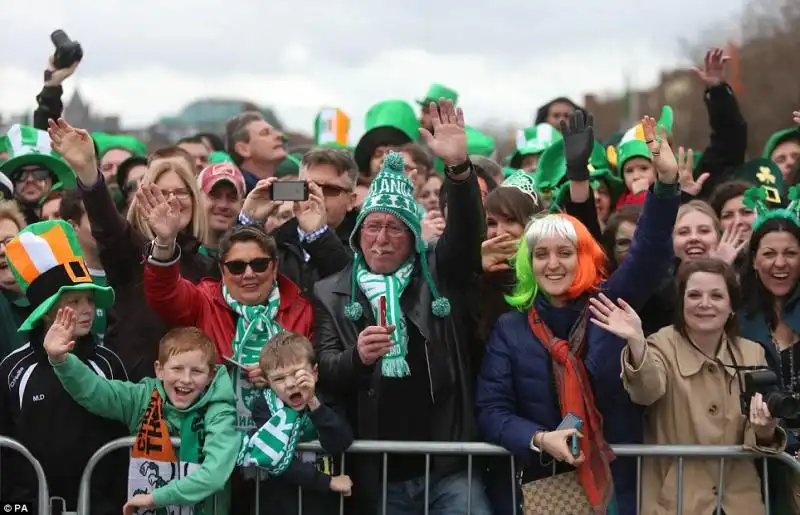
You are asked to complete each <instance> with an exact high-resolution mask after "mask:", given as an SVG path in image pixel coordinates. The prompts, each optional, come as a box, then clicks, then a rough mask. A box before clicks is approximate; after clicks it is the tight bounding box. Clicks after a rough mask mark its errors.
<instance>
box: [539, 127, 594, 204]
mask: <svg viewBox="0 0 800 515" xmlns="http://www.w3.org/2000/svg"><path fill="white" fill-rule="evenodd" d="M607 168H609V165H608V160H607V159H606V155H605V152H604V151H603V146H602V145H601V144H600V143H599V142H598V141H595V142H594V146H593V147H592V153H591V154H590V155H589V162H588V163H586V169H587V170H589V173H590V176H591V173H592V172H594V171H598V173H597V174H595V175H596V176H597V177H598V178H599V177H601V176H603V175H604V174H602V173H599V171H600V170H603V169H607ZM534 176H535V178H536V187H537V188H539V192H540V193H541V194H543V195H548V194H549V193H552V191H553V190H556V189H557V188H558V187H559V186H560V185H561V183H562V182H564V180H565V179H566V176H567V159H566V157H565V156H564V138H561V139H557V140H556V141H555V142H554V143H553V144H552V145H550V147H549V148H548V149H547V150H545V151H544V153H543V154H542V157H541V158H540V159H539V166H538V168H537V169H536V172H535V174H534Z"/></svg>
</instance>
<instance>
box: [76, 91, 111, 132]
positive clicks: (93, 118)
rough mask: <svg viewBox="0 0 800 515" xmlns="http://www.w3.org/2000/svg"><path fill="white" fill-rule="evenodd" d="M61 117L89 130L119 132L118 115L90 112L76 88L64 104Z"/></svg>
mask: <svg viewBox="0 0 800 515" xmlns="http://www.w3.org/2000/svg"><path fill="white" fill-rule="evenodd" d="M63 117H64V119H65V120H66V121H68V122H69V123H70V125H72V126H74V127H80V128H81V129H85V130H87V131H89V132H95V131H99V132H120V131H121V130H122V128H121V127H120V121H119V116H100V115H96V114H95V113H92V110H91V107H90V106H89V104H88V103H87V102H86V101H84V100H83V96H81V93H80V91H79V90H78V89H77V88H76V89H75V93H73V94H72V98H71V99H70V100H69V101H68V102H67V103H66V105H65V106H64V114H63Z"/></svg>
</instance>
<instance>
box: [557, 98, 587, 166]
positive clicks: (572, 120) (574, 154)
mask: <svg viewBox="0 0 800 515" xmlns="http://www.w3.org/2000/svg"><path fill="white" fill-rule="evenodd" d="M561 134H562V135H563V136H564V158H565V159H566V161H567V178H568V179H569V180H571V181H588V180H589V167H588V164H589V156H590V155H591V154H592V146H593V145H594V117H592V115H588V116H586V117H584V114H583V111H581V110H580V109H579V110H577V111H575V112H574V113H572V115H570V117H569V123H567V122H566V121H563V120H562V122H561Z"/></svg>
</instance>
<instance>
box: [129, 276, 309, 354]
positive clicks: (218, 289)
mask: <svg viewBox="0 0 800 515" xmlns="http://www.w3.org/2000/svg"><path fill="white" fill-rule="evenodd" d="M278 291H280V294H281V304H280V306H279V307H278V323H279V324H280V326H281V327H283V329H284V330H286V331H290V332H293V333H297V334H301V335H303V336H305V337H306V338H308V339H309V340H310V339H311V338H312V333H313V329H314V310H313V308H312V307H311V303H310V302H309V301H308V300H307V299H305V298H304V297H303V296H302V294H301V292H300V289H299V288H298V287H297V286H296V285H295V284H294V283H293V282H292V281H290V280H289V279H287V278H286V277H284V276H282V275H280V274H278ZM144 293H145V296H146V298H147V304H149V305H150V307H151V308H152V309H153V311H155V312H156V313H158V315H159V316H160V317H161V318H162V319H163V320H164V322H166V323H167V324H169V325H171V326H173V327H174V326H195V327H198V328H200V329H202V330H203V332H205V333H206V334H207V335H208V336H209V337H211V339H212V340H214V344H215V345H216V347H217V353H218V356H217V361H218V362H219V363H221V364H224V363H225V362H224V361H223V359H222V356H228V357H230V356H231V355H232V348H231V342H232V341H233V336H234V334H235V333H236V317H237V315H236V313H234V312H233V310H231V308H230V307H228V303H227V302H225V298H224V297H223V296H222V282H221V281H218V280H215V279H203V280H202V281H200V282H199V283H198V284H192V283H191V282H189V281H188V280H186V279H184V278H183V277H181V275H180V264H179V263H177V262H176V263H175V264H174V265H169V266H158V265H153V264H152V263H149V262H148V263H146V264H145V267H144Z"/></svg>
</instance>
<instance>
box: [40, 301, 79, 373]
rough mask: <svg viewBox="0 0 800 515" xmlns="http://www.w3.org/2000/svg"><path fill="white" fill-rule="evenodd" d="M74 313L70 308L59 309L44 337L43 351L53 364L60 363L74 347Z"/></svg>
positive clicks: (75, 321)
mask: <svg viewBox="0 0 800 515" xmlns="http://www.w3.org/2000/svg"><path fill="white" fill-rule="evenodd" d="M76 323H77V320H76V318H75V312H74V311H73V310H72V308H70V307H63V308H59V309H58V312H57V313H56V319H55V320H54V321H53V325H51V326H50V329H48V330H47V334H45V335H44V344H43V345H44V350H45V352H47V356H48V357H49V358H50V361H52V362H53V363H61V362H63V361H64V360H65V359H67V354H69V353H70V351H71V350H72V349H73V348H74V347H75V325H76Z"/></svg>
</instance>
